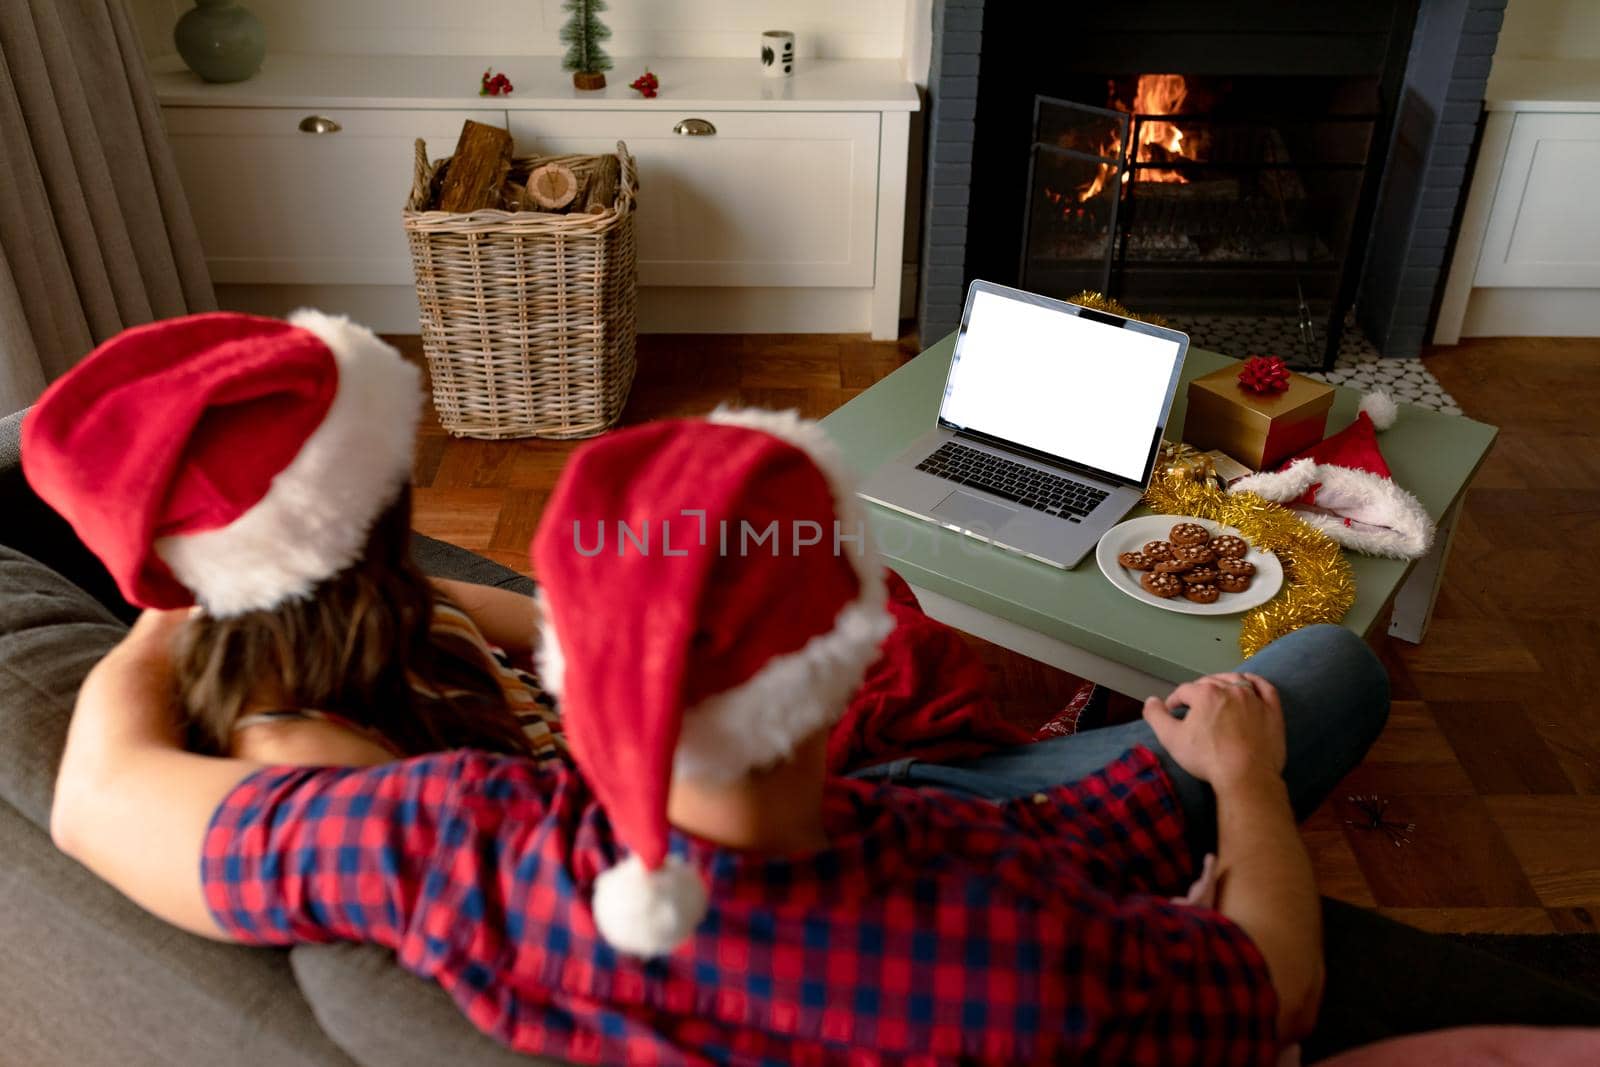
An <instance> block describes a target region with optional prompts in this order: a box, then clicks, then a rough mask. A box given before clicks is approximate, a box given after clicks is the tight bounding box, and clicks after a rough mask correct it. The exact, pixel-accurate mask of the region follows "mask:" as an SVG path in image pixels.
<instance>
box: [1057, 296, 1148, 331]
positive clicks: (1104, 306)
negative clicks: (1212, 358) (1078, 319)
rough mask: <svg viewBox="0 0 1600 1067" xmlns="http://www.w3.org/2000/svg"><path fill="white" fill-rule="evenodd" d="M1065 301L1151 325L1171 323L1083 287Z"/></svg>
mask: <svg viewBox="0 0 1600 1067" xmlns="http://www.w3.org/2000/svg"><path fill="white" fill-rule="evenodd" d="M1067 303H1069V304H1077V305H1078V306H1079V307H1086V308H1088V309H1089V310H1090V311H1104V312H1105V313H1106V314H1108V315H1121V316H1122V317H1123V318H1125V319H1133V320H1134V321H1135V322H1148V323H1149V324H1150V325H1152V326H1171V325H1172V323H1170V322H1168V321H1167V320H1166V319H1164V318H1162V317H1161V316H1160V315H1141V314H1139V313H1138V312H1137V311H1130V310H1128V307H1127V305H1126V304H1124V303H1122V301H1120V300H1117V299H1116V298H1114V297H1109V296H1107V295H1106V294H1104V293H1097V292H1095V291H1094V290H1093V289H1085V290H1083V291H1082V292H1080V293H1078V294H1077V295H1075V296H1069V297H1067Z"/></svg>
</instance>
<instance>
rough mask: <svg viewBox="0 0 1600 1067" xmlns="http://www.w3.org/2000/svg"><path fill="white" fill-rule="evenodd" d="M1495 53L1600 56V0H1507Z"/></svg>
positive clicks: (1534, 56) (1526, 56) (1519, 56)
mask: <svg viewBox="0 0 1600 1067" xmlns="http://www.w3.org/2000/svg"><path fill="white" fill-rule="evenodd" d="M1495 55H1496V56H1507V57H1509V58H1512V59H1600V2H1597V0H1508V2H1507V4H1506V20H1505V23H1504V25H1502V26H1501V28H1500V44H1499V46H1498V48H1497V49H1496V51H1495Z"/></svg>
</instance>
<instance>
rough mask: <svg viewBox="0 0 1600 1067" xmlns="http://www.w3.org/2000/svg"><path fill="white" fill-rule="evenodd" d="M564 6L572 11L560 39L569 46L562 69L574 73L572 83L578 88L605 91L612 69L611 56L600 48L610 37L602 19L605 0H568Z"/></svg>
mask: <svg viewBox="0 0 1600 1067" xmlns="http://www.w3.org/2000/svg"><path fill="white" fill-rule="evenodd" d="M561 6H562V7H564V8H566V9H567V10H568V11H570V12H572V17H571V18H570V19H568V20H567V24H566V25H565V26H563V27H561V40H562V41H564V42H566V44H567V54H566V56H565V57H564V58H563V59H562V60H561V66H562V67H563V68H564V69H566V70H570V71H572V84H573V85H575V86H577V87H578V88H579V89H604V88H605V87H606V76H605V74H604V72H605V71H608V70H610V69H611V57H610V56H608V55H606V53H605V49H603V48H601V47H600V42H601V41H603V40H605V39H606V38H608V37H610V36H611V31H610V30H609V29H607V28H606V25H605V23H603V22H601V21H600V18H599V14H600V12H602V11H604V10H605V9H606V4H605V0H566V3H564V4H562V5H561Z"/></svg>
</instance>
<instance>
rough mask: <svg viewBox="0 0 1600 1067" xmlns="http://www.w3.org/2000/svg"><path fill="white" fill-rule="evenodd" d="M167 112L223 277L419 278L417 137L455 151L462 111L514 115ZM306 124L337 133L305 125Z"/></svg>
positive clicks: (270, 281) (212, 260)
mask: <svg viewBox="0 0 1600 1067" xmlns="http://www.w3.org/2000/svg"><path fill="white" fill-rule="evenodd" d="M163 115H164V118H165V121H166V128H167V135H168V137H169V138H170V139H171V141H172V151H173V155H174V156H175V157H176V158H177V163H178V173H179V175H180V176H181V177H182V179H183V187H184V191H185V192H186V193H187V194H188V197H189V207H190V209H191V210H192V211H193V212H194V218H195V225H196V226H197V227H198V229H199V231H200V244H201V246H202V247H203V248H204V249H205V253H206V262H207V263H208V264H209V265H210V267H211V278H212V280H213V281H215V282H217V283H218V284H220V285H228V284H238V283H245V284H258V285H410V284H412V277H411V259H410V254H409V253H408V252H407V250H406V238H405V232H404V231H403V230H402V229H401V227H400V211H401V208H402V207H403V205H404V204H405V198H406V194H407V192H409V191H410V189H411V174H412V158H413V154H414V152H413V144H414V141H415V139H416V138H418V137H423V138H426V139H427V140H428V142H429V144H430V146H431V145H433V144H441V145H445V146H446V147H445V148H444V149H443V150H442V151H441V152H440V153H439V154H440V155H448V154H449V152H450V150H451V148H452V147H454V145H455V142H456V137H457V135H459V134H460V132H461V123H462V122H463V121H464V120H466V119H474V120H476V121H478V122H485V123H490V124H493V125H496V126H503V125H505V121H506V116H505V112H504V111H409V110H393V111H390V110H383V111H378V110H355V109H334V108H329V109H319V110H305V109H293V110H291V109H287V108H223V107H217V108H200V107H168V108H166V109H165V111H164V112H163ZM318 119H321V120H324V121H322V122H320V123H318V122H317V121H316V120H318ZM306 120H311V121H306ZM302 122H305V124H306V125H307V126H313V127H314V128H321V129H326V130H328V132H322V133H315V132H309V131H307V130H302V129H301V128H300V127H301V124H302ZM330 123H331V124H332V127H333V128H330V127H329V124H330Z"/></svg>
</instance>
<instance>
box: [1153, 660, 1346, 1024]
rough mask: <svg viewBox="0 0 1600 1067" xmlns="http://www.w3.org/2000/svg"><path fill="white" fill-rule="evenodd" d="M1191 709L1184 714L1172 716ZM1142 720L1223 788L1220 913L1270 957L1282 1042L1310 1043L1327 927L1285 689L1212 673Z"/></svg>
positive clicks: (1177, 756) (1196, 771) (1190, 767)
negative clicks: (1304, 828) (1293, 780)
mask: <svg viewBox="0 0 1600 1067" xmlns="http://www.w3.org/2000/svg"><path fill="white" fill-rule="evenodd" d="M1183 706H1187V707H1188V709H1189V710H1188V713H1187V714H1186V715H1184V717H1183V718H1181V719H1180V718H1178V717H1177V716H1175V715H1173V714H1172V711H1173V709H1174V708H1179V707H1183ZM1144 717H1145V721H1146V722H1148V723H1149V724H1150V728H1151V729H1152V730H1154V731H1155V735H1156V739H1157V740H1159V741H1160V742H1161V744H1162V746H1163V747H1164V748H1166V750H1167V753H1168V755H1170V756H1171V757H1172V758H1173V759H1174V760H1176V761H1177V763H1178V766H1180V767H1182V768H1183V769H1184V770H1186V771H1188V772H1189V773H1190V774H1192V775H1194V776H1195V777H1196V778H1199V779H1201V780H1203V781H1206V782H1209V783H1211V788H1212V789H1213V790H1214V791H1215V792H1216V795H1217V862H1218V865H1219V866H1220V867H1221V869H1222V879H1221V888H1220V891H1219V893H1218V896H1217V901H1216V907H1217V909H1218V910H1219V911H1221V912H1222V913H1223V914H1224V915H1226V916H1228V917H1229V918H1230V919H1232V920H1233V921H1234V922H1236V923H1238V924H1239V926H1240V927H1242V928H1243V929H1244V932H1245V933H1246V934H1248V935H1249V936H1250V939H1251V940H1252V941H1253V942H1255V945H1256V947H1257V948H1258V949H1260V950H1261V954H1262V956H1263V957H1265V959H1266V961H1267V970H1268V971H1269V972H1270V973H1271V975H1272V985H1273V989H1274V990H1275V991H1276V992H1277V994H1278V1035H1279V1037H1280V1038H1282V1039H1283V1040H1284V1041H1285V1042H1291V1041H1295V1040H1297V1039H1299V1038H1301V1037H1304V1036H1305V1035H1306V1034H1307V1033H1309V1032H1310V1030H1311V1027H1312V1024H1313V1023H1314V1022H1315V1021H1316V1017H1317V1006H1318V1003H1319V1002H1320V1000H1321V998H1322V983H1323V966H1322V924H1321V919H1320V915H1319V912H1318V904H1317V885H1316V878H1315V876H1314V875H1313V874H1312V872H1311V860H1310V858H1309V857H1308V856H1307V855H1306V850H1305V846H1304V845H1303V844H1301V842H1300V836H1299V833H1298V831H1297V830H1296V829H1295V825H1294V813H1293V811H1292V810H1291V809H1290V807H1289V792H1288V789H1287V788H1286V787H1285V785H1284V782H1283V777H1282V775H1283V765H1284V760H1285V758H1286V755H1287V744H1286V741H1285V737H1284V724H1283V705H1282V703H1281V702H1280V701H1279V699H1278V691H1277V690H1276V689H1275V688H1273V686H1272V683H1271V682H1268V681H1267V680H1266V679H1265V678H1262V677H1261V676H1260V675H1255V674H1212V675H1207V676H1206V677H1204V678H1197V679H1195V680H1194V681H1192V682H1187V683H1185V684H1183V685H1180V686H1178V688H1176V689H1174V690H1173V691H1172V695H1171V696H1169V697H1168V698H1167V699H1166V700H1165V701H1162V700H1158V699H1156V698H1155V697H1151V698H1150V699H1149V700H1147V701H1145V705H1144Z"/></svg>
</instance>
